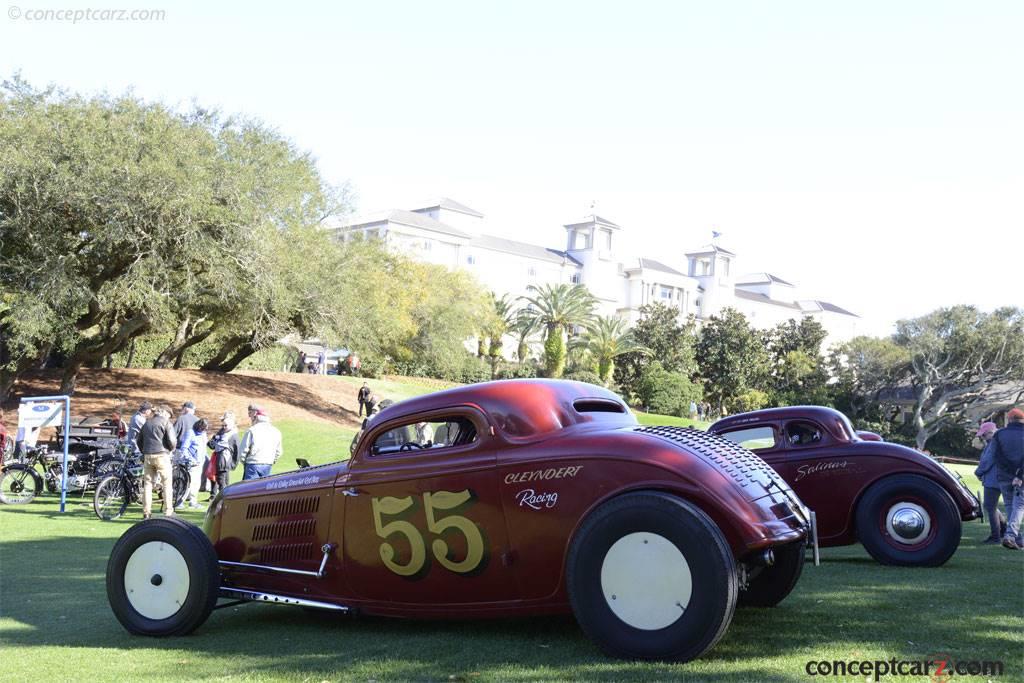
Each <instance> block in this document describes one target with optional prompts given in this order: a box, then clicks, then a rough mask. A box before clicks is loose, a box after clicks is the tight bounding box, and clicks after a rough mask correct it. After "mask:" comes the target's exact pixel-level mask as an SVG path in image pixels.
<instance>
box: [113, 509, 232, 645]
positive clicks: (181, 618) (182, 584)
mask: <svg viewBox="0 0 1024 683" xmlns="http://www.w3.org/2000/svg"><path fill="white" fill-rule="evenodd" d="M219 588H220V570H219V567H218V566H217V552H216V551H215V550H214V549H213V545H212V544H211V543H210V539H208V538H207V537H206V535H205V534H204V533H203V532H202V530H201V529H200V528H199V527H197V526H195V525H194V524H189V523H188V522H185V521H182V520H180V519H178V518H176V517H164V518H157V519H151V520H148V521H145V522H142V523H140V524H136V525H135V526H133V527H131V528H130V529H128V531H126V532H124V534H123V535H122V536H121V538H119V539H118V540H117V543H115V544H114V549H113V550H112V551H111V553H110V561H109V562H107V600H109V601H110V608H111V609H112V610H113V612H114V616H116V617H117V620H118V621H120V622H121V625H122V626H124V627H125V628H126V629H128V631H129V632H130V633H137V634H139V635H147V636H182V635H185V634H187V633H191V632H192V631H194V630H195V629H196V628H198V627H199V625H200V624H202V623H203V622H204V621H206V618H207V617H208V616H210V612H211V611H213V607H214V605H215V604H216V603H217V594H218V592H219Z"/></svg>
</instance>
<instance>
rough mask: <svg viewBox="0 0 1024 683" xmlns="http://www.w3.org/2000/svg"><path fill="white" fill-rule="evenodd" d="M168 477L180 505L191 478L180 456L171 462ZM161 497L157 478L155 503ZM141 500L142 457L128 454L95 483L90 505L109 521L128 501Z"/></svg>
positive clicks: (161, 488)
mask: <svg viewBox="0 0 1024 683" xmlns="http://www.w3.org/2000/svg"><path fill="white" fill-rule="evenodd" d="M171 479H172V486H173V487H174V488H173V491H174V506H175V507H177V506H178V505H181V502H182V501H183V500H184V499H185V494H186V493H188V487H189V484H190V483H191V481H192V479H191V476H190V475H189V471H188V467H187V466H186V465H185V464H183V463H182V462H181V461H180V460H176V461H174V462H173V463H172V465H171ZM162 497H163V482H161V481H159V478H158V479H157V482H155V483H154V486H153V500H154V505H156V506H159V505H160V501H161V500H162ZM140 502H142V457H141V456H138V455H132V456H129V457H128V458H127V459H124V460H122V461H120V462H119V463H117V464H116V465H115V469H114V471H113V472H112V473H110V474H109V475H108V476H106V477H104V478H103V479H102V480H101V481H100V482H99V484H97V486H96V492H95V493H94V494H93V499H92V509H93V511H94V512H95V513H96V516H97V517H99V518H100V519H102V520H105V521H110V520H112V519H117V518H119V517H121V516H122V515H123V514H124V513H125V510H127V509H128V505H129V504H130V503H140Z"/></svg>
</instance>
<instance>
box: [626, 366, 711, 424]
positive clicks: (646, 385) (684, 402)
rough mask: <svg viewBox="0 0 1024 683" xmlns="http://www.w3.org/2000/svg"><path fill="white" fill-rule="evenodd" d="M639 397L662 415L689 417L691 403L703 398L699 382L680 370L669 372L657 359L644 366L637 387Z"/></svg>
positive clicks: (648, 406) (651, 409) (651, 410)
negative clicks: (692, 380)
mask: <svg viewBox="0 0 1024 683" xmlns="http://www.w3.org/2000/svg"><path fill="white" fill-rule="evenodd" d="M637 397H638V398H639V399H640V402H641V403H642V404H643V406H644V408H646V409H647V410H648V411H650V412H653V413H660V414H662V415H677V416H679V417H687V416H689V414H690V403H691V402H694V403H696V402H698V401H700V400H701V399H702V398H703V392H702V391H701V387H700V385H699V384H694V383H693V382H691V381H690V378H689V377H687V376H686V375H683V374H681V373H678V372H669V371H668V370H666V369H665V368H664V367H663V366H662V364H661V363H659V362H658V361H655V362H653V363H651V364H650V365H648V366H647V367H646V368H644V370H643V373H642V374H641V375H640V381H639V383H638V387H637Z"/></svg>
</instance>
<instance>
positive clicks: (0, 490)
mask: <svg viewBox="0 0 1024 683" xmlns="http://www.w3.org/2000/svg"><path fill="white" fill-rule="evenodd" d="M130 451H131V449H130V448H129V447H128V446H127V445H126V444H120V443H116V442H115V443H112V444H111V443H107V444H88V445H85V444H69V452H68V471H67V491H68V493H80V494H82V495H83V496H84V495H85V494H86V492H88V491H90V490H92V489H93V488H95V486H96V484H97V483H98V482H99V481H100V480H101V479H103V478H105V477H107V476H109V475H110V474H112V473H114V472H115V471H117V467H118V465H119V464H120V463H122V462H123V461H124V459H125V457H126V456H127V455H128V454H129V453H130ZM63 457H64V453H63V451H51V450H50V448H49V446H47V445H42V446H34V447H29V448H28V449H27V450H26V452H25V454H24V455H23V456H22V457H21V458H20V459H18V460H12V461H7V462H8V464H7V465H6V466H5V467H3V469H2V470H0V503H5V504H7V505H24V504H26V503H30V502H32V501H33V500H34V499H35V497H36V496H37V495H39V494H40V493H42V491H43V488H44V487H45V489H46V490H47V491H48V492H50V493H59V492H60V486H61V479H62V478H63V471H62V465H61V461H62V459H63ZM40 468H41V469H42V474H40V473H39V469H40Z"/></svg>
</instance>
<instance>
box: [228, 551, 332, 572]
mask: <svg viewBox="0 0 1024 683" xmlns="http://www.w3.org/2000/svg"><path fill="white" fill-rule="evenodd" d="M335 547H336V546H335V545H334V544H333V543H326V544H324V545H323V546H321V548H320V550H321V551H323V554H324V556H323V558H322V559H321V560H320V569H318V570H317V571H315V572H311V571H308V570H305V569H288V568H287V567H272V566H270V565H268V564H252V563H251V562H228V561H227V560H218V561H217V563H218V564H220V565H221V566H222V567H237V568H239V569H248V570H256V571H263V572H275V573H278V574H298V575H299V576H312V577H315V578H318V579H322V578H324V575H325V574H326V573H327V558H328V557H330V555H331V551H332V550H334V548H335Z"/></svg>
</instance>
